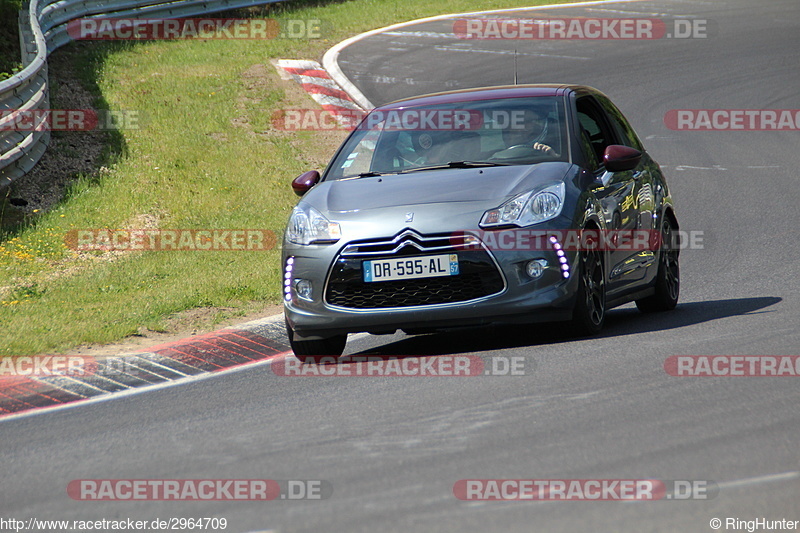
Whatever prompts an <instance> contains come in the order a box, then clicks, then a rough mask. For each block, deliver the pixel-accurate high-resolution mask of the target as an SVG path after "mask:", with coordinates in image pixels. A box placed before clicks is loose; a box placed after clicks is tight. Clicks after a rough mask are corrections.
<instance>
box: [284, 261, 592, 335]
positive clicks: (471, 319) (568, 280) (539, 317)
mask: <svg viewBox="0 0 800 533" xmlns="http://www.w3.org/2000/svg"><path fill="white" fill-rule="evenodd" d="M344 248H345V247H339V248H338V249H337V250H335V251H333V252H332V251H331V250H325V249H323V248H322V247H313V246H311V247H308V246H304V247H299V246H284V260H283V265H284V275H285V280H286V283H287V286H288V287H289V290H288V291H287V293H286V297H285V298H284V306H285V314H286V319H287V321H288V323H289V325H290V326H291V327H292V329H293V330H294V332H295V335H296V337H297V338H299V339H313V338H325V337H331V336H334V335H340V334H346V333H357V332H370V333H392V332H394V331H396V330H397V329H405V330H410V329H426V330H427V329H446V328H454V327H463V326H476V325H489V324H513V323H532V322H549V321H559V320H568V319H569V318H571V316H572V309H573V307H574V303H575V293H576V290H577V285H578V279H577V273H576V272H575V268H574V266H575V261H576V254H575V253H574V252H571V253H570V252H566V253H565V254H563V255H564V257H566V259H567V263H568V265H572V267H573V268H572V269H571V270H570V271H569V272H567V274H568V277H564V275H565V274H564V271H563V270H562V268H561V265H562V263H561V262H560V261H559V256H558V255H557V254H556V251H555V250H553V249H541V250H489V249H487V248H486V247H483V248H482V249H483V251H484V252H485V254H484V255H485V256H486V257H490V258H491V261H492V262H493V265H494V268H496V271H497V273H498V274H499V277H500V278H501V279H502V284H501V286H496V290H495V289H493V292H492V293H491V294H488V295H483V296H479V297H477V298H469V299H466V300H464V301H450V302H444V303H434V304H424V303H422V304H421V305H410V306H402V305H400V306H394V307H372V308H357V307H352V306H351V307H345V306H343V305H334V304H332V303H331V300H335V299H333V298H331V297H330V296H331V292H330V291H329V288H330V281H331V278H332V277H333V276H335V275H338V274H337V271H341V265H342V262H343V259H344V260H346V261H345V262H346V263H347V266H348V268H349V269H350V270H351V271H352V270H353V269H354V268H357V267H358V263H359V261H361V260H362V259H364V258H353V257H343V256H342V255H341V254H342V251H343V250H344ZM418 253H419V254H420V255H423V256H424V255H426V254H430V255H432V254H433V253H436V252H431V251H419V252H418ZM455 253H458V254H459V260H460V261H462V260H464V261H465V262H466V261H469V260H472V261H474V260H475V258H474V256H473V257H467V256H468V255H469V253H470V252H466V251H463V250H456V251H455ZM533 259H544V260H546V261H547V263H548V267H547V268H546V269H545V272H544V274H542V275H541V276H540V277H538V278H536V279H534V278H531V277H530V276H529V275H528V274H527V273H526V271H525V265H526V264H527V263H528V262H529V261H531V260H533ZM289 260H291V269H290V272H288V277H287V270H286V265H287V261H289ZM337 269H338V270H337ZM350 275H351V278H352V272H350ZM301 279H302V280H306V281H307V282H309V283H310V285H311V287H312V290H311V294H310V297H309V298H308V299H304V298H300V297H299V296H298V294H297V293H296V291H295V290H294V283H295V281H296V280H301ZM380 283H390V282H380ZM335 301H339V302H341V301H343V300H341V299H338V300H335ZM356 301H361V300H358V299H356ZM414 301H415V302H417V303H419V302H422V301H421V300H414ZM348 305H350V304H348ZM352 305H357V304H352ZM392 305H396V304H395V303H393V304H392Z"/></svg>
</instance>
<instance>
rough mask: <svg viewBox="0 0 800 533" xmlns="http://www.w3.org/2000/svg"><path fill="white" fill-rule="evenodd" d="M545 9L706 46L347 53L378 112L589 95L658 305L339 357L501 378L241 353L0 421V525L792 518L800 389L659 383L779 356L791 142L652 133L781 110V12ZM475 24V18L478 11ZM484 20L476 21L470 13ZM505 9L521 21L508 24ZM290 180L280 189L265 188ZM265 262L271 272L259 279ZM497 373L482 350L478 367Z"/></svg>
mask: <svg viewBox="0 0 800 533" xmlns="http://www.w3.org/2000/svg"><path fill="white" fill-rule="evenodd" d="M533 13H538V14H539V15H541V16H545V15H547V16H562V17H573V16H588V17H636V18H639V17H652V18H661V19H664V20H665V21H670V23H671V21H673V20H675V19H682V20H705V21H707V26H706V27H707V36H706V38H689V39H666V38H665V39H656V40H635V41H622V40H607V41H588V40H550V41H540V40H539V41H536V40H513V41H512V40H466V39H458V38H457V37H455V36H454V35H452V31H453V22H452V21H435V22H428V23H424V24H419V25H415V26H407V27H403V28H399V29H396V30H393V31H390V32H388V33H386V34H378V35H375V36H372V37H369V38H366V39H363V40H361V41H358V42H356V43H354V44H352V45H351V46H349V47H347V48H346V49H344V50H343V51H342V53H341V55H340V65H341V68H342V70H343V71H344V73H345V74H346V75H347V76H348V77H349V78H350V79H351V80H352V81H353V83H355V84H356V86H358V87H359V88H360V89H361V91H362V92H363V93H364V94H365V95H366V96H367V98H369V99H370V100H371V101H372V102H373V103H374V104H376V105H377V104H380V103H384V102H388V101H391V100H394V99H397V98H401V97H405V96H411V95H415V94H421V93H426V92H433V91H438V90H444V89H453V88H466V87H478V86H484V85H496V84H504V83H510V82H512V81H513V73H514V49H516V50H517V52H516V56H517V65H518V79H519V82H520V83H526V82H569V83H582V84H586V85H592V86H594V87H597V88H598V89H600V90H602V91H603V92H605V93H606V94H608V95H609V96H610V97H611V99H612V100H613V101H614V102H615V103H617V105H619V106H620V108H621V109H622V111H623V112H624V113H625V114H626V115H627V116H628V118H629V119H630V120H631V122H632V123H633V125H634V127H635V128H636V130H637V131H638V133H639V135H640V136H641V137H642V139H643V141H644V143H645V146H646V147H647V148H648V151H649V152H650V153H651V155H652V156H653V157H654V158H655V159H656V160H657V161H658V162H659V163H660V164H661V165H662V167H663V168H664V170H665V173H666V175H667V179H668V180H669V182H670V184H671V186H672V192H673V195H674V198H675V200H676V204H677V210H678V211H677V214H678V217H679V220H680V223H681V227H682V229H683V230H684V231H686V232H702V233H696V235H702V245H703V246H702V248H701V249H687V250H684V251H683V252H682V255H681V259H682V263H681V268H682V276H681V277H682V289H681V302H680V304H679V306H678V308H677V309H676V310H675V311H673V312H671V313H666V314H661V315H647V316H645V315H642V314H640V313H639V312H638V311H637V310H636V309H635V307H634V306H632V305H629V306H626V307H623V308H618V309H616V310H614V311H611V312H610V314H609V316H608V319H607V325H606V328H605V330H604V331H603V333H602V334H601V335H600V336H599V337H596V338H591V339H579V340H576V339H572V338H570V337H569V335H568V334H567V333H566V332H564V331H563V330H562V329H560V328H556V327H550V326H539V327H518V328H486V329H472V330H469V331H461V332H453V333H447V334H436V335H426V336H418V337H406V336H404V335H402V334H397V335H395V336H383V337H379V336H367V335H360V336H357V337H355V338H352V339H351V342H350V343H349V345H348V349H347V353H349V354H356V353H362V354H363V353H370V354H382V355H407V356H424V355H440V354H442V355H458V354H468V355H472V356H477V357H480V358H481V359H482V360H483V361H484V362H485V364H486V365H487V368H490V367H491V366H492V365H493V364H495V365H496V364H497V361H511V360H512V359H511V358H514V357H516V358H519V359H515V361H518V362H520V364H521V365H522V368H523V372H521V374H522V375H514V376H510V375H505V376H476V377H416V378H411V377H281V376H278V375H276V374H275V372H273V370H271V367H270V365H266V364H262V365H258V366H254V367H250V368H245V369H242V370H239V371H236V372H231V373H226V374H221V375H217V376H214V377H211V378H209V379H203V380H198V381H192V382H188V383H185V384H182V385H178V386H174V387H170V388H163V389H159V390H155V391H150V392H147V393H144V394H135V395H129V396H126V397H124V398H119V399H112V400H110V401H104V402H97V403H91V404H86V405H77V406H75V407H74V408H69V409H64V410H59V411H55V412H50V413H42V414H37V415H33V416H27V417H21V418H16V419H9V420H6V421H2V422H0V450H2V454H3V461H2V464H3V466H2V480H1V481H0V494H2V497H1V498H0V516H3V517H15V518H17V519H27V518H28V517H36V518H40V519H48V518H50V519H69V520H73V519H74V520H97V519H102V518H106V519H112V518H116V519H119V518H133V519H142V520H148V521H150V520H152V519H153V518H156V517H159V518H162V519H167V518H170V517H225V518H227V520H228V527H227V529H226V531H229V532H247V531H275V532H282V533H283V532H294V531H308V532H324V531H332V532H408V531H421V532H435V531H459V532H464V531H476V532H485V531H492V532H494V531H498V532H516V531H519V532H534V531H535V532H557V531H563V532H581V531H593V532H622V531H624V532H637V533H642V532H648V531H653V532H664V531H668V532H671V531H675V532H707V531H714V529H712V528H711V527H710V525H709V524H710V520H711V519H713V518H719V519H721V520H722V521H723V526H722V528H721V529H720V531H726V530H727V531H733V530H734V529H732V528H730V527H728V528H726V526H725V520H726V519H727V518H738V519H740V520H754V519H756V518H762V517H763V518H766V519H767V520H781V519H787V520H800V449H798V438H799V437H800V415H799V414H798V413H799V412H800V411H798V407H797V406H798V404H800V377H747V378H746V377H691V378H690V377H673V376H670V375H668V374H667V373H666V372H665V370H664V363H665V360H666V359H667V358H668V357H670V356H673V355H800V333H799V332H798V324H799V323H800V319H799V318H798V317H800V299H799V298H798V294H799V293H800V282H799V281H798V278H800V268H798V264H799V263H798V257H800V243H798V239H797V231H796V228H797V227H800V209H798V201H800V178H799V177H798V173H797V169H798V168H800V150H798V148H799V147H800V142H799V141H800V133H798V131H673V130H670V129H668V128H667V127H666V126H665V124H664V116H665V114H666V113H667V112H668V111H670V110H674V109H798V108H800V96H799V93H798V91H799V90H800V68H798V67H800V65H798V56H797V51H798V50H800V31H798V29H799V28H798V22H797V21H798V20H800V3H798V2H797V1H796V0H770V1H769V2H754V1H752V0H713V1H712V0H659V1H644V2H625V3H623V2H620V3H606V4H602V5H593V6H587V7H580V8H578V7H572V8H567V9H559V10H549V11H543V10H534V11H533ZM488 16H489V15H487V17H488ZM491 16H497V15H491ZM515 16H520V17H531V16H533V15H531V13H524V12H517V13H516V14H515ZM288 186H289V184H288V180H287V187H288ZM276 268H278V266H277V265H276ZM500 357H502V358H505V359H498V358H500ZM252 478H260V479H272V480H325V481H326V482H328V483H329V485H330V486H331V487H332V488H333V493H332V496H331V497H330V498H327V499H323V500H305V501H286V500H280V499H278V500H275V501H269V502H226V501H210V502H202V503H201V502H169V501H136V502H134V501H120V502H92V501H76V500H73V499H71V498H70V497H69V496H68V495H67V485H68V484H69V482H70V481H72V480H78V479H252ZM465 479H657V480H705V481H709V482H713V483H714V484H716V486H718V487H719V493H718V494H717V495H716V497H714V498H712V499H705V500H702V499H698V500H692V501H675V500H674V499H672V500H669V499H663V500H661V501H655V502H646V501H642V502H619V501H599V502H592V501H569V502H566V501H506V502H492V501H488V502H484V501H461V500H459V499H457V498H456V497H455V496H454V493H453V487H454V484H455V483H456V482H457V481H459V480H465Z"/></svg>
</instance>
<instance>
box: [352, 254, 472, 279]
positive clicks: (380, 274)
mask: <svg viewBox="0 0 800 533" xmlns="http://www.w3.org/2000/svg"><path fill="white" fill-rule="evenodd" d="M361 268H362V270H363V272H364V281H366V282H374V281H393V280H398V279H416V278H435V277H440V276H456V275H458V255H457V254H442V255H427V256H425V257H402V258H397V259H375V260H372V261H364V262H362V263H361Z"/></svg>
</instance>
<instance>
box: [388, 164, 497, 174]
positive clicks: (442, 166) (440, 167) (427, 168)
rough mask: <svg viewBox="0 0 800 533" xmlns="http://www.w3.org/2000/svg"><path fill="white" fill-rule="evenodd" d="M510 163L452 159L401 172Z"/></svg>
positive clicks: (494, 165) (493, 165)
mask: <svg viewBox="0 0 800 533" xmlns="http://www.w3.org/2000/svg"><path fill="white" fill-rule="evenodd" d="M507 166H509V163H495V162H493V161H450V162H449V163H445V164H444V165H432V166H429V167H419V168H409V169H408V170H404V171H402V172H401V174H405V173H406V172H416V171H418V170H439V169H443V168H480V167H507Z"/></svg>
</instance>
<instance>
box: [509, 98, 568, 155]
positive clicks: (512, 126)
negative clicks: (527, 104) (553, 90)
mask: <svg viewBox="0 0 800 533" xmlns="http://www.w3.org/2000/svg"><path fill="white" fill-rule="evenodd" d="M510 113H511V116H512V118H513V119H514V120H511V121H510V122H509V127H508V128H506V129H504V130H503V142H504V143H505V144H506V148H504V149H503V150H500V151H499V152H497V153H496V154H495V156H497V155H500V156H501V157H502V156H508V157H513V155H514V154H518V153H519V151H521V150H522V149H524V148H527V149H529V150H536V151H539V152H543V153H545V154H547V155H549V156H553V157H558V156H559V153H558V152H556V151H555V150H554V149H553V147H552V146H550V145H548V144H545V143H544V140H545V139H546V138H547V134H548V131H547V119H546V118H544V117H545V113H541V112H540V111H538V110H535V109H532V108H525V109H516V110H512V111H510ZM519 113H522V119H521V120H520V116H519Z"/></svg>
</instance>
